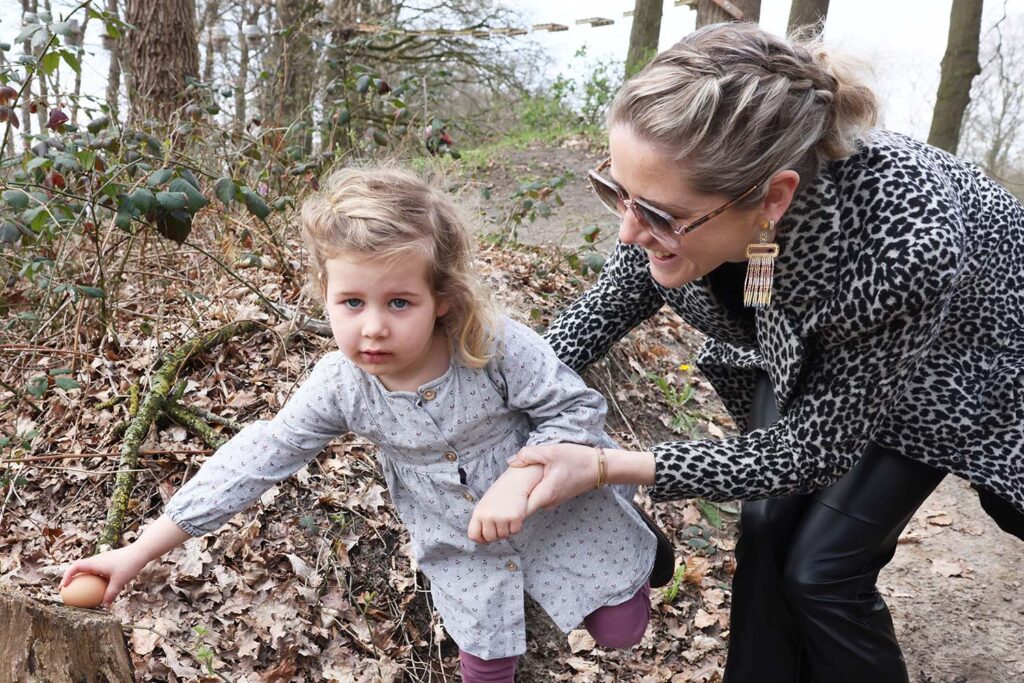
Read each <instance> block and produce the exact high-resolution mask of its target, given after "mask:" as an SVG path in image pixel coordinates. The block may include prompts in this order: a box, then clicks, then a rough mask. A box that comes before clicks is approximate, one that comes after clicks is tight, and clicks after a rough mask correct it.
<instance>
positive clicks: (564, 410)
mask: <svg viewBox="0 0 1024 683" xmlns="http://www.w3.org/2000/svg"><path fill="white" fill-rule="evenodd" d="M503 327H504V334H503V335H502V340H501V347H500V352H499V353H498V354H496V356H495V358H494V359H493V360H492V361H491V362H490V363H488V364H487V365H486V366H485V367H483V368H480V369H472V368H468V367H465V366H463V365H460V364H458V363H453V364H452V365H451V366H450V367H449V369H448V371H447V372H446V373H445V374H444V375H443V376H441V377H439V378H437V379H435V380H433V381H431V382H428V383H427V384H424V385H422V386H421V387H419V389H418V391H415V392H411V391H388V390H387V389H386V388H385V387H384V386H383V385H382V384H381V383H380V380H378V379H377V378H376V377H374V376H372V375H370V374H367V373H365V372H363V371H362V370H361V369H359V368H358V367H357V366H356V365H355V364H353V363H352V362H351V361H349V360H348V358H346V357H345V356H344V354H342V353H341V352H333V353H329V354H327V355H326V356H324V357H323V358H322V359H321V360H320V361H319V362H318V363H317V364H316V366H315V367H314V368H313V370H312V372H311V373H310V376H309V378H308V379H307V380H306V381H305V382H304V383H303V384H302V386H301V387H300V388H299V389H298V390H297V391H296V393H295V395H294V396H292V398H291V399H290V400H289V401H288V403H287V404H286V405H285V406H284V408H282V409H281V411H280V412H279V413H278V414H277V416H276V417H274V419H273V420H270V421H269V422H266V421H261V422H256V423H254V424H251V425H249V426H247V427H246V428H245V429H243V430H242V431H241V432H239V433H238V434H237V435H236V436H235V437H234V438H233V439H231V441H229V442H228V443H227V444H225V445H224V446H223V447H221V448H220V449H219V450H218V451H217V453H216V454H214V455H213V456H212V457H211V458H210V460H209V461H207V462H206V463H205V464H204V465H203V467H202V468H201V469H200V471H199V473H198V474H197V475H196V476H195V477H194V478H192V479H191V480H190V481H189V482H188V483H187V484H186V485H185V486H183V487H182V489H181V490H180V491H178V493H177V494H175V496H174V497H173V498H172V499H171V501H170V502H169V503H168V505H167V510H166V514H167V515H168V516H169V517H170V518H171V519H172V520H174V522H175V523H177V524H178V526H180V527H181V528H182V529H183V530H185V531H186V532H188V533H189V534H191V535H199V534H203V533H207V532H210V531H213V530H215V529H217V528H218V527H219V526H221V525H222V524H223V523H224V522H226V521H227V520H228V519H230V518H231V517H232V516H233V515H234V514H235V513H237V512H239V511H241V510H243V509H245V508H246V507H248V506H249V505H250V504H251V503H252V502H253V501H255V500H256V499H257V498H258V497H259V496H260V494H261V493H263V492H264V491H265V490H266V489H268V488H269V487H271V486H272V485H273V484H274V483H276V482H278V481H281V480H283V479H285V478H287V477H288V476H290V475H291V474H292V473H294V472H295V471H296V470H298V469H299V468H301V467H302V466H303V465H305V464H306V463H307V462H309V461H310V460H312V459H313V458H314V457H316V455H317V454H318V453H320V451H321V450H322V449H323V448H324V446H325V445H326V444H327V442H329V441H330V440H331V439H332V438H333V437H335V436H337V435H339V434H342V433H344V432H347V431H352V432H355V433H357V434H359V435H361V436H363V437H366V438H368V439H370V440H372V441H373V442H374V443H376V444H377V445H378V446H379V447H380V451H379V453H380V464H381V468H382V469H383V472H384V477H385V479H386V481H387V483H388V488H389V490H390V492H391V497H392V500H393V502H394V505H395V507H396V509H397V510H398V513H399V515H400V517H401V518H402V520H403V521H404V522H405V524H406V525H407V526H408V528H409V533H410V536H411V537H412V542H413V547H414V552H415V556H416V558H417V561H418V563H419V566H420V569H421V570H422V571H423V573H424V574H426V575H427V577H428V578H429V579H430V583H431V593H432V595H433V598H434V603H435V605H436V607H437V610H438V611H439V612H440V614H441V616H442V618H443V619H444V625H445V627H446V628H447V629H448V632H449V633H450V634H451V635H452V637H453V638H454V639H455V641H456V643H458V645H459V647H460V648H462V649H463V650H465V651H466V652H469V653H470V654H473V655H475V656H477V657H481V658H484V659H494V658H497V657H508V656H512V655H517V654H521V653H523V652H524V651H525V650H526V626H525V620H524V613H523V593H524V591H525V592H526V593H529V594H530V595H531V596H532V597H533V598H534V599H535V600H536V601H537V602H538V603H539V604H540V605H541V606H542V607H543V608H544V609H545V611H547V613H548V614H549V615H550V616H551V618H552V620H553V621H554V622H555V623H556V624H557V625H558V626H559V628H561V629H562V630H563V631H566V632H568V631H569V630H571V629H573V628H575V627H576V626H577V625H579V623H580V622H581V621H582V620H583V617H585V616H586V615H587V614H589V613H590V612H593V611H594V610H596V609H597V608H599V607H602V606H604V605H614V604H618V603H621V602H624V601H625V600H628V599H629V598H631V597H632V596H633V595H634V594H635V593H636V591H637V590H639V588H640V587H641V586H642V585H643V584H644V583H645V582H646V581H647V578H648V575H649V574H650V571H651V567H652V565H653V562H654V551H655V540H654V536H653V534H652V533H651V532H650V531H649V530H648V529H647V527H646V526H645V524H644V523H643V521H642V520H641V519H640V518H639V516H638V515H637V513H636V511H635V510H634V509H633V507H632V505H631V504H630V502H629V497H631V496H632V493H633V491H632V490H627V489H612V488H605V489H602V490H600V491H593V492H591V493H588V494H585V495H583V496H580V497H579V498H576V499H575V500H573V501H571V502H569V503H566V504H564V505H562V506H561V507H559V508H557V509H556V510H553V511H541V512H538V513H536V514H535V515H532V516H531V517H529V518H528V519H527V520H526V523H525V525H524V529H523V531H522V533H520V534H518V535H516V536H514V537H512V538H510V539H508V540H506V541H498V542H495V543H492V544H488V545H478V544H476V543H474V542H473V541H471V540H470V539H469V538H468V537H467V535H466V534H467V530H468V527H469V520H470V517H471V515H472V513H473V509H474V507H475V506H476V502H477V500H478V499H479V498H480V496H482V495H483V494H484V493H485V492H486V491H487V489H488V488H489V487H490V485H491V484H492V483H493V482H494V480H495V479H497V478H498V477H499V476H500V475H501V474H502V473H503V472H504V471H505V469H506V468H507V460H508V458H510V457H512V456H513V455H514V454H515V453H516V452H517V451H518V450H519V449H520V448H522V447H523V446H526V445H537V444H544V443H557V442H571V443H579V444H587V445H595V444H603V445H605V446H614V443H613V442H612V441H611V440H610V439H609V438H608V437H607V436H606V435H605V434H604V432H603V428H604V418H605V412H606V406H605V402H604V399H603V398H602V397H601V395H600V394H598V393H597V392H595V391H593V390H591V389H589V388H587V386H586V385H585V384H584V383H583V381H582V380H581V379H580V378H579V376H577V375H576V374H575V373H574V372H573V371H572V370H570V369H569V368H568V367H567V366H565V365H564V364H562V363H561V362H560V361H559V360H558V359H557V357H556V356H555V355H554V353H553V352H552V351H551V349H550V347H549V346H548V345H547V344H546V343H545V342H544V340H543V339H541V338H540V337H539V336H538V335H537V334H536V333H534V332H533V331H532V330H530V329H529V328H527V327H525V326H524V325H521V324H519V323H517V322H514V321H512V320H510V319H505V320H504V321H503Z"/></svg>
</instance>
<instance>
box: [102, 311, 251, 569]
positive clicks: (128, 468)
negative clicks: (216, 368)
mask: <svg viewBox="0 0 1024 683" xmlns="http://www.w3.org/2000/svg"><path fill="white" fill-rule="evenodd" d="M262 328H263V326H262V325H260V324H259V323H256V322H254V321H251V320H242V321H238V322H233V323H230V324H228V325H225V326H223V327H221V328H219V329H216V330H214V331H212V332H208V333H206V334H204V335H201V336H198V337H194V338H193V339H191V340H189V341H187V342H185V343H184V344H182V345H181V346H179V347H178V348H177V349H175V350H174V351H171V352H170V353H168V354H166V355H165V356H164V358H163V364H162V365H161V367H160V369H159V370H157V371H156V372H155V373H154V374H153V376H152V378H151V380H150V384H149V391H148V392H147V393H146V395H145V397H144V398H143V399H142V401H141V403H140V404H139V408H138V411H136V413H135V415H134V417H133V418H132V420H131V422H130V423H129V424H128V428H127V429H126V430H125V434H124V441H123V443H122V445H121V455H120V462H119V463H118V473H117V479H116V480H115V482H114V493H113V494H112V496H111V501H110V507H109V509H108V510H107V519H106V522H105V523H104V525H103V531H102V532H101V533H100V536H99V538H98V539H97V541H96V547H97V549H100V548H102V547H104V546H107V547H113V546H114V545H115V544H116V543H117V541H118V539H119V538H120V536H121V529H122V527H123V526H124V517H125V513H126V512H127V510H128V501H129V500H130V499H131V494H132V490H133V489H134V488H135V474H136V472H135V470H137V469H138V466H139V448H140V447H141V446H142V442H143V440H144V439H145V438H146V435H147V434H148V433H149V429H150V427H151V426H152V424H153V422H154V421H155V420H156V418H157V417H158V416H159V415H160V413H161V412H162V411H163V410H164V408H165V406H166V399H167V397H168V395H169V394H170V392H171V390H172V389H173V388H174V384H175V380H176V378H177V376H178V373H179V372H180V371H181V368H182V366H183V365H184V364H185V363H186V362H187V361H188V360H189V358H191V357H192V356H193V355H195V354H196V353H199V352H202V351H208V350H210V349H212V348H214V347H216V346H218V345H220V344H223V343H224V342H226V341H228V340H229V339H232V338H234V337H236V336H241V335H246V334H251V333H252V332H254V331H255V330H257V329H262Z"/></svg>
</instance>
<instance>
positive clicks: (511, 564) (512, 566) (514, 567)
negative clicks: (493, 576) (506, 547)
mask: <svg viewBox="0 0 1024 683" xmlns="http://www.w3.org/2000/svg"><path fill="white" fill-rule="evenodd" d="M505 569H507V570H509V571H510V572H514V571H516V570H517V569H519V565H517V564H516V563H515V562H513V561H512V560H509V561H508V564H506V565H505Z"/></svg>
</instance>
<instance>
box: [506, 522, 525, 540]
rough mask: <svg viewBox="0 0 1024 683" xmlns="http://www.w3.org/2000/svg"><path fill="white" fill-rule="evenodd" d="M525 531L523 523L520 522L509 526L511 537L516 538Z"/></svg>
mask: <svg viewBox="0 0 1024 683" xmlns="http://www.w3.org/2000/svg"><path fill="white" fill-rule="evenodd" d="M522 530H523V523H522V522H521V521H520V520H518V519H517V520H516V521H514V522H512V523H511V524H509V526H508V533H509V535H510V536H514V535H516V534H518V533H519V532H520V531H522Z"/></svg>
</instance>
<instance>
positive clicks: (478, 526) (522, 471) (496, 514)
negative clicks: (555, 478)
mask: <svg viewBox="0 0 1024 683" xmlns="http://www.w3.org/2000/svg"><path fill="white" fill-rule="evenodd" d="M542 475H543V470H542V469H541V468H540V467H536V466H534V467H519V468H511V467H510V468H509V469H508V470H506V471H505V473H504V474H502V475H501V476H500V477H498V479H497V480H496V481H495V482H494V483H493V484H491V488H489V489H487V493H485V494H484V496H483V498H481V499H480V502H479V503H477V505H476V508H475V509H474V510H473V517H472V518H471V519H470V520H469V532H468V534H469V537H470V538H471V539H472V540H474V541H476V542H477V543H490V542H491V541H496V540H498V539H499V538H508V537H509V536H511V535H513V534H518V533H519V532H520V531H522V530H523V520H524V519H526V517H527V511H526V506H527V500H528V498H529V495H530V491H532V490H533V487H534V486H536V485H537V482H539V481H540V478H541V476H542Z"/></svg>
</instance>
